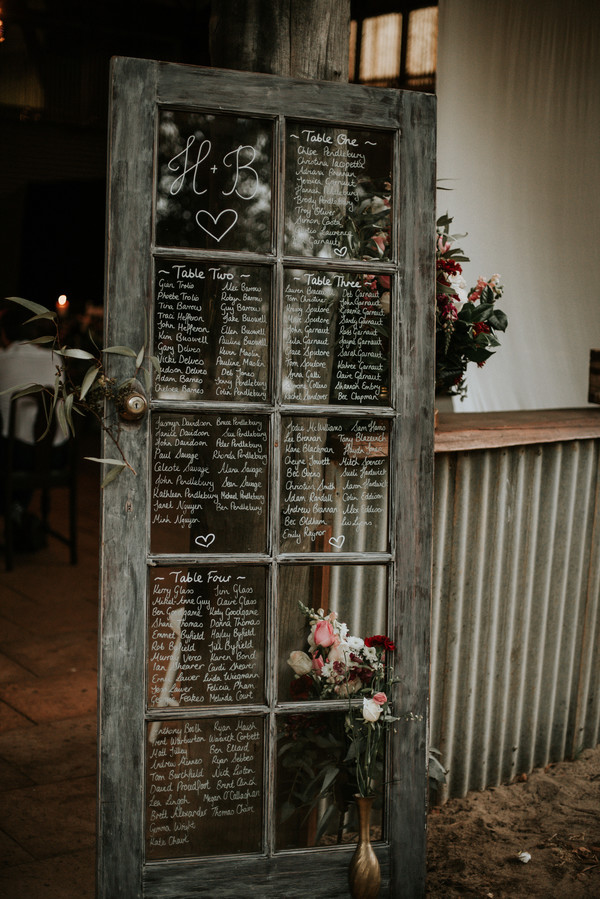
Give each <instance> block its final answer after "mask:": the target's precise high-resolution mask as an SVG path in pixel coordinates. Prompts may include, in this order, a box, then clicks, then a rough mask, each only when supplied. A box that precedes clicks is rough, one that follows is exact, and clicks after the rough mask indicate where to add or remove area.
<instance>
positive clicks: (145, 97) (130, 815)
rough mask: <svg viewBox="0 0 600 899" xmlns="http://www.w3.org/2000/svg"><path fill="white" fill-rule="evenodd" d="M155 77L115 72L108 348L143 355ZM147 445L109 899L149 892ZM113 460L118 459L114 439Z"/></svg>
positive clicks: (115, 711)
mask: <svg viewBox="0 0 600 899" xmlns="http://www.w3.org/2000/svg"><path fill="white" fill-rule="evenodd" d="M155 72H156V70H155V67H154V66H149V65H148V63H147V62H144V61H141V60H134V59H119V60H115V61H114V62H113V66H112V98H111V113H110V146H109V160H110V167H111V183H110V188H109V194H108V212H107V276H106V297H105V299H106V302H105V309H106V312H107V315H106V319H105V320H106V330H105V345H106V346H108V345H111V344H112V345H114V344H125V345H130V346H132V347H134V348H135V349H136V352H137V350H138V349H139V348H140V346H141V345H142V344H143V341H144V329H143V323H144V322H145V320H146V317H147V309H148V302H149V297H150V255H149V253H148V247H149V246H150V245H151V242H152V221H151V211H150V207H149V204H148V200H147V196H146V195H145V194H144V193H143V192H140V191H138V190H137V189H136V188H137V185H139V184H144V183H145V184H149V183H151V179H152V173H153V162H154V153H153V148H154V125H153V123H154V103H155V92H156V86H155ZM132 122H135V123H136V127H132ZM117 309H118V314H117ZM130 361H131V360H129V362H130ZM108 370H109V374H110V375H111V376H113V377H116V378H117V379H119V380H121V379H122V378H125V377H128V376H130V375H131V371H129V370H128V368H127V364H126V363H125V362H124V360H123V358H122V357H118V356H113V357H111V358H110V360H109V361H108ZM147 440H148V420H147V418H146V419H144V420H142V421H141V422H137V423H123V425H122V429H121V436H120V445H121V448H122V450H123V453H124V455H125V457H126V458H127V459H128V460H129V462H130V463H131V465H132V466H133V468H134V469H135V470H136V471H138V472H139V475H138V476H137V477H136V476H134V475H133V474H132V473H131V472H129V471H127V470H126V471H124V472H123V474H122V475H121V476H120V477H118V478H117V479H116V480H114V481H113V482H112V483H111V484H110V485H109V486H107V487H106V488H105V489H104V492H103V497H102V513H101V515H102V535H103V541H102V547H101V557H100V568H101V573H102V583H101V634H102V639H101V645H100V650H99V652H100V660H99V683H100V687H99V703H98V706H99V729H98V790H99V802H98V836H99V844H98V847H99V848H98V879H97V886H98V896H99V899H112V897H114V896H118V895H127V896H128V897H131V899H136V897H140V896H141V889H142V886H141V868H142V860H143V843H144V834H143V818H144V814H143V799H142V796H143V770H144V761H143V760H144V743H145V733H144V696H143V691H144V685H145V676H144V675H145V659H144V648H145V646H144V644H145V641H144V639H143V634H144V632H145V627H144V614H145V607H144V601H143V598H144V595H145V590H146V554H145V551H144V545H145V540H146V527H147V490H148V485H147V483H146V479H145V477H144V471H145V467H146V446H147ZM103 454H104V455H105V456H106V457H110V458H115V457H116V456H117V453H116V451H115V449H114V447H113V445H112V443H111V442H110V441H109V440H108V439H107V438H105V439H104V445H103ZM106 468H108V467H106ZM106 473H107V471H106V472H105V474H106ZM141 637H142V639H140V638H141ZM109 846H110V857H109V858H107V857H106V856H105V853H106V852H107V847H109Z"/></svg>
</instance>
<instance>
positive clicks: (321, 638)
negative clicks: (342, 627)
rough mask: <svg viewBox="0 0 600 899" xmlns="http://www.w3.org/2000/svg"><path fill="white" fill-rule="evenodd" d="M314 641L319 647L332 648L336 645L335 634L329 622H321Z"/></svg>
mask: <svg viewBox="0 0 600 899" xmlns="http://www.w3.org/2000/svg"><path fill="white" fill-rule="evenodd" d="M314 639H315V643H316V645H317V646H331V645H332V644H333V643H335V634H334V632H333V628H332V626H331V624H330V622H329V621H319V623H318V624H317V626H316V627H315V632H314Z"/></svg>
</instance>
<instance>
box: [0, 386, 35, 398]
mask: <svg viewBox="0 0 600 899" xmlns="http://www.w3.org/2000/svg"><path fill="white" fill-rule="evenodd" d="M45 389H46V388H45V387H44V385H43V384H17V386H16V387H7V388H6V390H0V396H4V395H5V394H6V393H12V394H14V399H18V398H19V397H20V396H29V394H31V393H40V391H42V390H45Z"/></svg>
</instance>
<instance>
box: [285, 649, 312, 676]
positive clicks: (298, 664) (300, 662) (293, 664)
mask: <svg viewBox="0 0 600 899" xmlns="http://www.w3.org/2000/svg"><path fill="white" fill-rule="evenodd" d="M287 663H288V665H289V666H290V668H293V669H294V672H295V673H296V674H310V672H311V671H312V659H311V657H310V656H309V655H307V654H306V653H305V652H302V651H301V650H299V649H296V650H294V652H291V653H290V657H289V659H288V660H287Z"/></svg>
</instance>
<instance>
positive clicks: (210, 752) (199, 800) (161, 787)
mask: <svg viewBox="0 0 600 899" xmlns="http://www.w3.org/2000/svg"><path fill="white" fill-rule="evenodd" d="M263 753H264V739H263V723H262V720H261V719H259V718H250V717H246V718H214V719H200V720H199V719H195V720H194V719H191V720H187V721H164V722H163V721H161V722H152V723H151V724H149V725H148V742H147V747H146V857H147V858H148V859H159V858H185V857H187V856H196V855H201V856H205V855H231V854H233V853H238V852H240V853H241V852H260V851H261V848H262V809H263V789H262V779H263Z"/></svg>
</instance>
